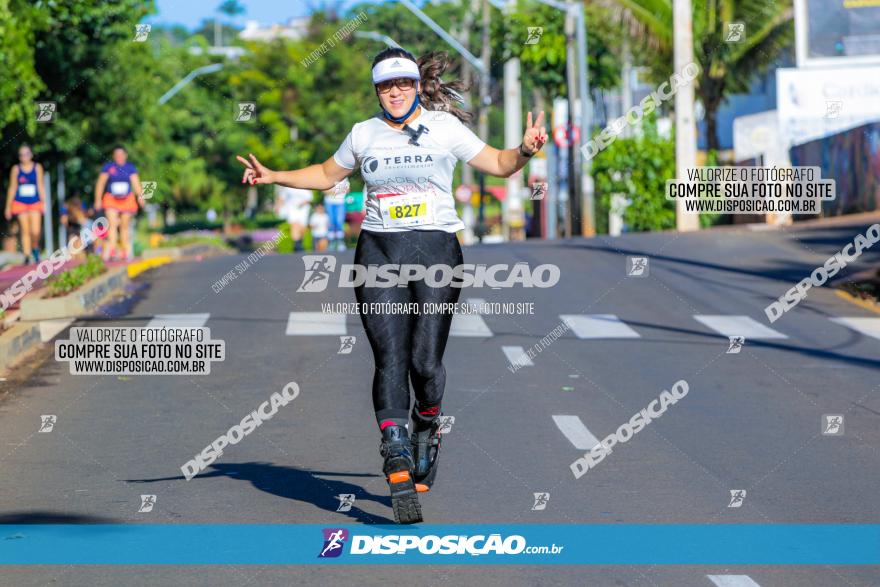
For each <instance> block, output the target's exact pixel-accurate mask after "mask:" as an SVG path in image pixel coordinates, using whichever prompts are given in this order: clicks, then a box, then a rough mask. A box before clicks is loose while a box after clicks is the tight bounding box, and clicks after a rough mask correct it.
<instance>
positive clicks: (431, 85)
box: [417, 51, 473, 122]
mask: <svg viewBox="0 0 880 587" xmlns="http://www.w3.org/2000/svg"><path fill="white" fill-rule="evenodd" d="M417 63H418V64H419V73H420V74H421V76H422V81H421V95H420V99H421V101H422V104H424V105H425V107H426V108H428V109H429V110H442V111H444V112H449V113H450V114H452V115H453V116H455V117H456V118H458V119H459V120H460V121H462V122H470V121H471V119H473V114H471V113H470V112H468V111H467V110H464V109H463V108H461V104H462V102H463V101H464V100H463V99H462V97H461V93H462V92H464V91H465V90H467V87H466V86H465V84H464V82H462V81H461V80H455V81H452V82H448V83H443V82H442V81H441V80H440V76H441V75H443V72H444V71H446V68H447V67H449V55H448V54H447V53H446V52H441V51H432V52H430V53H425V54H424V55H422V56H421V57H419V60H418V61H417Z"/></svg>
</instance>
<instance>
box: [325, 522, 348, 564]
mask: <svg viewBox="0 0 880 587" xmlns="http://www.w3.org/2000/svg"><path fill="white" fill-rule="evenodd" d="M321 531H322V532H323V533H324V548H322V549H321V553H320V554H319V555H318V558H335V557H338V556H339V555H340V554H342V549H343V546H345V541H346V540H348V530H346V529H344V528H324V529H323V530H321Z"/></svg>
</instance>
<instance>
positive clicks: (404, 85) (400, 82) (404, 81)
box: [376, 77, 416, 94]
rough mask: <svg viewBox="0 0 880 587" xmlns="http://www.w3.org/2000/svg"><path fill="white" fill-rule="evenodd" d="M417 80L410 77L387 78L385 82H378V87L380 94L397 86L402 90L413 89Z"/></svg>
mask: <svg viewBox="0 0 880 587" xmlns="http://www.w3.org/2000/svg"><path fill="white" fill-rule="evenodd" d="M415 85H416V80H414V79H412V78H408V77H398V78H395V79H389V80H385V81H384V82H379V83H378V84H376V89H377V90H378V91H379V93H380V94H387V93H388V92H390V91H391V88H393V87H395V86H397V88H398V89H401V90H404V91H405V90H411V89H413V88H414V87H415Z"/></svg>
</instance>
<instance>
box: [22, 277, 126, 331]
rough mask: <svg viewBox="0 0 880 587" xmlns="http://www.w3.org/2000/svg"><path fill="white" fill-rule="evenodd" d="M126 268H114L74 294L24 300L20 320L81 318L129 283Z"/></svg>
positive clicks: (26, 298)
mask: <svg viewBox="0 0 880 587" xmlns="http://www.w3.org/2000/svg"><path fill="white" fill-rule="evenodd" d="M128 279H129V278H128V267H114V268H113V269H110V270H108V271H107V273H105V274H104V275H101V276H100V277H98V278H97V279H94V280H92V281H90V282H89V283H87V284H85V285H84V286H82V287H81V288H79V289H77V290H76V291H74V292H71V293H69V294H67V295H66V296H61V297H58V298H34V297H25V298H24V299H23V300H21V320H23V321H29V320H49V319H52V318H75V317H77V316H83V315H85V314H87V313H89V311H90V310H91V309H92V308H94V307H95V306H97V305H98V303H100V301H101V300H103V299H104V298H106V297H107V296H109V295H110V294H111V293H113V292H114V291H116V290H117V289H121V288H123V287H125V284H127V283H128Z"/></svg>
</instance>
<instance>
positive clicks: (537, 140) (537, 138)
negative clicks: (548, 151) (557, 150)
mask: <svg viewBox="0 0 880 587" xmlns="http://www.w3.org/2000/svg"><path fill="white" fill-rule="evenodd" d="M543 122H544V111H543V110H542V111H541V113H540V114H538V118H537V119H536V120H535V123H534V124H532V112H531V110H530V111H529V114H528V116H527V117H526V132H525V134H524V135H523V140H522V147H521V148H520V150H521V151H523V154H525V155H528V156H532V155H534V154H535V153H537V152H538V151H540V150H541V147H543V146H544V143H546V142H547V129H546V128H544V126H543Z"/></svg>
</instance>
